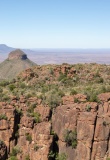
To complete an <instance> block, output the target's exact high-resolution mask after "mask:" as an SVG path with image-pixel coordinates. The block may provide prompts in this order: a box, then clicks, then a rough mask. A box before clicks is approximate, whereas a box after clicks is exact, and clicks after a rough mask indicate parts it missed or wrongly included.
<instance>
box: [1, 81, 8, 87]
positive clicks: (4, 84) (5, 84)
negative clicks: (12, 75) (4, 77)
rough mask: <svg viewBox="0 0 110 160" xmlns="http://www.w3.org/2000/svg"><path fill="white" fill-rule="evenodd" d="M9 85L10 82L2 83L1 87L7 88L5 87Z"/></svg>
mask: <svg viewBox="0 0 110 160" xmlns="http://www.w3.org/2000/svg"><path fill="white" fill-rule="evenodd" d="M7 85H9V82H8V81H1V82H0V86H2V87H5V86H7Z"/></svg>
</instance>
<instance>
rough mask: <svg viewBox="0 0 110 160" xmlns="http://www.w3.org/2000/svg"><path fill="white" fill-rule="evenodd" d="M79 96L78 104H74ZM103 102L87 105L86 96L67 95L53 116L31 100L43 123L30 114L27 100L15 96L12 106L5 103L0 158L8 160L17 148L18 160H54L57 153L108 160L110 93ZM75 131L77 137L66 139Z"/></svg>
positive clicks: (0, 123) (0, 126) (0, 110)
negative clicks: (26, 159) (28, 159)
mask: <svg viewBox="0 0 110 160" xmlns="http://www.w3.org/2000/svg"><path fill="white" fill-rule="evenodd" d="M76 96H77V98H78V100H79V102H78V103H74V102H73V100H74V98H76ZM99 99H100V104H97V103H96V102H86V97H85V96H83V95H79V94H78V95H75V96H70V97H68V96H65V97H63V105H61V106H59V107H57V108H56V110H55V111H54V112H53V115H51V110H50V108H49V107H48V106H45V107H44V106H42V105H41V104H40V101H39V100H38V99H37V98H35V97H34V98H30V99H28V104H29V103H31V104H33V103H34V104H35V103H36V104H37V108H36V107H35V109H34V110H35V112H36V113H39V114H40V115H41V116H40V120H38V117H37V119H36V120H35V118H36V117H35V116H33V117H32V116H31V115H28V114H27V112H26V110H27V109H28V106H27V105H26V103H25V102H26V101H27V100H26V98H25V97H21V98H20V99H19V100H18V99H17V98H16V97H12V99H11V103H10V104H8V103H5V102H1V104H0V113H1V115H2V116H1V119H0V140H2V143H1V144H0V157H1V158H0V159H1V160H5V159H7V158H8V155H9V154H10V153H12V150H13V148H14V147H15V146H17V147H19V152H18V154H17V158H18V160H24V159H25V158H26V157H27V156H28V157H29V158H30V159H31V160H36V159H37V160H48V159H53V160H54V159H55V156H53V157H52V154H53V155H54V154H55V153H56V152H57V153H59V155H61V154H62V153H65V155H66V156H67V159H68V160H73V159H74V160H79V159H81V160H106V158H107V157H110V105H109V100H110V93H105V94H100V95H99ZM15 106H16V107H15ZM3 115H4V116H3ZM51 116H52V117H51ZM50 119H51V120H52V121H50ZM67 131H68V132H67ZM71 131H72V132H74V131H75V132H76V133H77V136H76V137H74V138H72V137H71V136H70V137H69V136H68V139H66V136H67V134H68V135H69V133H70V132H71ZM55 135H57V138H55ZM69 138H70V139H69ZM75 138H76V139H75ZM56 141H57V145H56ZM71 141H72V143H71ZM74 142H75V143H74Z"/></svg>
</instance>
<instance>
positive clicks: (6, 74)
mask: <svg viewBox="0 0 110 160" xmlns="http://www.w3.org/2000/svg"><path fill="white" fill-rule="evenodd" d="M34 65H36V64H35V63H34V62H32V61H30V60H29V59H28V58H27V55H26V54H25V53H24V52H23V51H21V50H20V49H16V50H14V51H12V52H10V53H9V55H8V58H7V59H6V60H4V61H3V62H2V63H0V80H3V79H13V78H14V77H15V76H16V75H17V74H19V73H20V72H21V71H23V70H25V69H27V68H30V67H32V66H34Z"/></svg>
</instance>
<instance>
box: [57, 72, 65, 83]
mask: <svg viewBox="0 0 110 160" xmlns="http://www.w3.org/2000/svg"><path fill="white" fill-rule="evenodd" d="M65 78H67V75H66V74H63V73H60V75H59V77H58V81H62V80H63V79H65ZM65 80H66V79H65Z"/></svg>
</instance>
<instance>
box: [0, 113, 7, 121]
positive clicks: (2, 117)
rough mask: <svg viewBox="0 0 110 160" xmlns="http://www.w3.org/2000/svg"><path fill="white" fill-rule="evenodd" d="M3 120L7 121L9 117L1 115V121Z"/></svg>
mask: <svg viewBox="0 0 110 160" xmlns="http://www.w3.org/2000/svg"><path fill="white" fill-rule="evenodd" d="M2 119H4V120H7V119H8V118H7V116H6V115H5V114H1V115H0V120H2Z"/></svg>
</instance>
